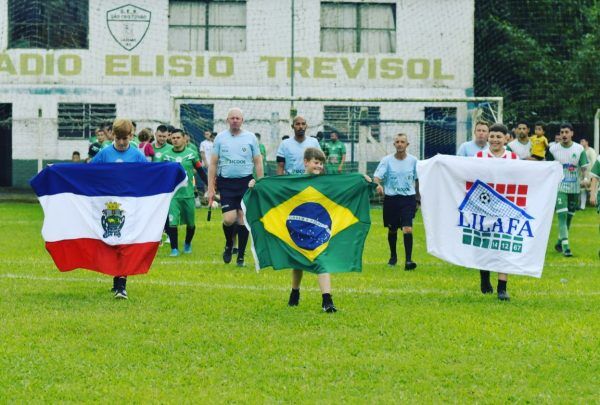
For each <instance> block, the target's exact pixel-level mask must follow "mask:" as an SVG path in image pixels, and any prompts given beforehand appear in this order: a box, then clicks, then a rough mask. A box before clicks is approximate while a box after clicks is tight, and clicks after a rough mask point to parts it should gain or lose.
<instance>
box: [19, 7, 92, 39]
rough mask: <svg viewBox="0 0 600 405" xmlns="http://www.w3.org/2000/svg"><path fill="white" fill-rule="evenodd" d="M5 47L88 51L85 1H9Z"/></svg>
mask: <svg viewBox="0 0 600 405" xmlns="http://www.w3.org/2000/svg"><path fill="white" fill-rule="evenodd" d="M8 20H9V24H8V27H9V28H8V47H9V48H45V49H87V48H88V0H28V1H23V0H9V1H8Z"/></svg>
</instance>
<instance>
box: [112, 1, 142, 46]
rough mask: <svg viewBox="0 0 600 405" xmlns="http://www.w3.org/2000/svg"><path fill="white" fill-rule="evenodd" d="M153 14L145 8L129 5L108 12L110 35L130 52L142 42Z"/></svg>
mask: <svg viewBox="0 0 600 405" xmlns="http://www.w3.org/2000/svg"><path fill="white" fill-rule="evenodd" d="M151 15H152V13H151V12H150V11H148V10H144V9H143V8H140V7H137V6H134V5H132V4H127V5H125V6H121V7H117V8H114V9H112V10H108V11H107V12H106V24H107V25H108V31H109V32H110V35H112V37H113V38H114V39H115V41H117V42H118V43H119V45H121V46H122V47H123V48H125V49H126V50H128V51H131V50H132V49H134V48H135V47H136V46H138V45H139V44H140V42H142V39H144V36H145V35H146V32H148V28H149V27H150V17H151Z"/></svg>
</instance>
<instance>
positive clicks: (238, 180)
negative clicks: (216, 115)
mask: <svg viewBox="0 0 600 405" xmlns="http://www.w3.org/2000/svg"><path fill="white" fill-rule="evenodd" d="M243 122H244V115H243V113H242V110H240V109H239V108H231V109H230V110H229V111H228V113H227V124H228V125H229V129H227V130H225V131H222V132H220V133H219V134H218V135H217V137H216V138H215V140H214V144H213V150H212V154H211V157H210V166H209V168H208V201H209V203H212V200H213V198H214V196H215V190H216V188H217V187H218V188H219V192H220V193H221V211H222V212H223V234H224V235H225V250H224V251H223V261H224V262H225V263H229V262H231V256H232V254H233V252H232V250H233V238H234V235H235V234H236V231H237V236H238V255H237V261H236V263H237V265H238V266H240V267H242V266H244V253H245V250H246V244H247V243H248V235H249V233H248V230H247V229H246V227H245V226H244V214H243V212H242V206H241V202H242V197H243V196H244V193H245V192H246V190H247V189H248V183H249V182H250V180H252V179H253V177H252V173H253V171H254V170H256V177H257V178H259V179H260V178H261V177H263V173H264V172H263V162H262V156H261V154H260V149H259V146H258V140H257V139H256V136H255V135H254V134H253V133H252V132H248V131H245V130H243V129H242V124H243ZM236 228H237V230H236Z"/></svg>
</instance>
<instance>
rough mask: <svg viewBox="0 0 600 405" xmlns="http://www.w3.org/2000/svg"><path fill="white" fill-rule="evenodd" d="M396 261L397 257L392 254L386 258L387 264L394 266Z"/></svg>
mask: <svg viewBox="0 0 600 405" xmlns="http://www.w3.org/2000/svg"><path fill="white" fill-rule="evenodd" d="M396 263H398V258H397V257H396V256H392V257H390V260H388V266H395V265H396Z"/></svg>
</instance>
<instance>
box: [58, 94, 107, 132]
mask: <svg viewBox="0 0 600 405" xmlns="http://www.w3.org/2000/svg"><path fill="white" fill-rule="evenodd" d="M116 116H117V107H116V105H115V104H79V103H59V104H58V137H59V138H69V139H88V138H89V137H90V136H92V135H94V133H95V130H96V128H98V127H99V126H100V124H103V123H105V122H107V121H108V122H113V120H114V119H115V117H116Z"/></svg>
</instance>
